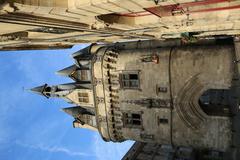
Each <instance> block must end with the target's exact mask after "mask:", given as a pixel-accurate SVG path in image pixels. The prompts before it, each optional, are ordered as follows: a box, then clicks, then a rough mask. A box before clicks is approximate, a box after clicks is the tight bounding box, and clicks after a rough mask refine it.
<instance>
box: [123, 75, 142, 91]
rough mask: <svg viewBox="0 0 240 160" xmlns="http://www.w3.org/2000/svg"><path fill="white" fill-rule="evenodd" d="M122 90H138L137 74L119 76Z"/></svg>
mask: <svg viewBox="0 0 240 160" xmlns="http://www.w3.org/2000/svg"><path fill="white" fill-rule="evenodd" d="M120 77H121V85H122V88H125V89H138V88H139V74H138V72H134V73H132V72H131V73H123V74H121V75H120Z"/></svg>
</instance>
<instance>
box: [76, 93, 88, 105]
mask: <svg viewBox="0 0 240 160" xmlns="http://www.w3.org/2000/svg"><path fill="white" fill-rule="evenodd" d="M78 100H79V102H81V103H88V102H89V97H88V93H78Z"/></svg>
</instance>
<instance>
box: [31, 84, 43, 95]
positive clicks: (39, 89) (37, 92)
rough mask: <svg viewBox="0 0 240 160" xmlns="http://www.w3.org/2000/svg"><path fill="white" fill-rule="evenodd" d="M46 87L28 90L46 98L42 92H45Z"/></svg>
mask: <svg viewBox="0 0 240 160" xmlns="http://www.w3.org/2000/svg"><path fill="white" fill-rule="evenodd" d="M46 87H47V84H44V85H42V86H38V87H35V88H32V89H30V91H32V92H33V93H36V94H39V95H42V96H46V95H45V94H44V90H45V88H46Z"/></svg>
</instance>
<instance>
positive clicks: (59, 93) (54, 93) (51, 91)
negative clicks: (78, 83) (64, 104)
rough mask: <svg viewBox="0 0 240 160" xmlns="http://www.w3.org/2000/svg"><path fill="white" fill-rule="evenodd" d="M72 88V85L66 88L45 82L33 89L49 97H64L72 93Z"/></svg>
mask: <svg viewBox="0 0 240 160" xmlns="http://www.w3.org/2000/svg"><path fill="white" fill-rule="evenodd" d="M63 86H64V85H63ZM71 87H73V86H71ZM71 89H72V88H70V87H69V88H67V87H65V88H64V87H59V86H48V84H44V85H42V86H39V87H35V88H32V89H31V91H32V92H34V93H37V94H40V95H42V96H45V97H47V98H50V97H64V96H65V95H67V94H69V93H70V91H71Z"/></svg>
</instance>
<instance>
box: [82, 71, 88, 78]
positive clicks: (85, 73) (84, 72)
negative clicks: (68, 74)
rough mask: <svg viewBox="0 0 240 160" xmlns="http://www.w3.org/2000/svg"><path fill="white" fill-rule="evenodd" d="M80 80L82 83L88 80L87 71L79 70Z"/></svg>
mask: <svg viewBox="0 0 240 160" xmlns="http://www.w3.org/2000/svg"><path fill="white" fill-rule="evenodd" d="M81 80H82V81H87V80H88V70H81Z"/></svg>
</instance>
